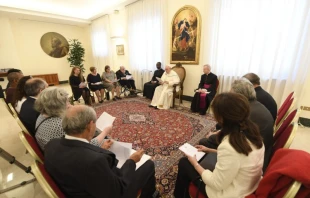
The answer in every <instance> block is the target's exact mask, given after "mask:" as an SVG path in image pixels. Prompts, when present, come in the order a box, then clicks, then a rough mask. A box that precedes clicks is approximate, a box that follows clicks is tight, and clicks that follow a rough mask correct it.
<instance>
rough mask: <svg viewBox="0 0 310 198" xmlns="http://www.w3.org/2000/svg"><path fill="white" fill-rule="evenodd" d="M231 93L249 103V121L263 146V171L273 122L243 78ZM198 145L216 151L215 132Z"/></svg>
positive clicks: (271, 141) (269, 152)
mask: <svg viewBox="0 0 310 198" xmlns="http://www.w3.org/2000/svg"><path fill="white" fill-rule="evenodd" d="M231 91H232V92H235V93H239V94H242V95H244V96H245V97H246V98H247V99H248V100H249V102H250V120H251V121H252V122H254V123H255V124H257V126H258V128H259V131H260V134H261V136H262V137H263V141H264V145H265V157H264V166H263V170H266V168H267V166H268V164H269V161H270V157H271V152H272V146H273V125H274V120H273V118H272V115H271V114H270V112H269V111H268V109H267V108H266V107H265V106H264V105H262V104H261V103H260V102H258V101H257V100H256V93H255V90H254V87H253V85H252V84H251V82H250V81H248V80H247V79H245V78H242V79H240V80H235V81H234V82H233V83H232V85H231ZM199 144H200V145H204V146H206V147H208V148H214V149H216V148H217V147H218V145H219V143H218V142H217V132H216V133H214V134H212V135H211V136H209V137H208V138H203V139H201V140H200V141H199Z"/></svg>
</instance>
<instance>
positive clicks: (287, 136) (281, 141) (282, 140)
mask: <svg viewBox="0 0 310 198" xmlns="http://www.w3.org/2000/svg"><path fill="white" fill-rule="evenodd" d="M297 128H298V124H297V123H292V124H290V125H289V126H288V127H287V128H286V129H285V130H284V131H283V132H282V134H281V136H279V137H278V139H277V141H276V142H275V144H274V145H273V153H275V152H276V151H277V150H278V149H280V148H289V147H290V146H291V144H292V142H293V140H294V137H295V135H296V131H297Z"/></svg>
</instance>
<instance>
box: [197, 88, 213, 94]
mask: <svg viewBox="0 0 310 198" xmlns="http://www.w3.org/2000/svg"><path fill="white" fill-rule="evenodd" d="M196 92H200V93H207V94H209V93H211V91H208V90H206V89H201V90H199V89H197V90H196Z"/></svg>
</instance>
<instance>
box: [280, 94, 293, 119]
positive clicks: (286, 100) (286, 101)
mask: <svg viewBox="0 0 310 198" xmlns="http://www.w3.org/2000/svg"><path fill="white" fill-rule="evenodd" d="M293 95H294V92H292V93H290V94H289V95H288V96H287V97H286V99H285V100H284V102H283V103H282V105H281V107H280V108H279V110H278V114H279V113H281V111H282V110H283V108H284V106H285V105H286V103H288V102H289V101H290V100H291V98H292V97H293Z"/></svg>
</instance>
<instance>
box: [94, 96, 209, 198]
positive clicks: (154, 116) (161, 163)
mask: <svg viewBox="0 0 310 198" xmlns="http://www.w3.org/2000/svg"><path fill="white" fill-rule="evenodd" d="M149 103H150V100H147V99H145V98H139V97H136V98H126V99H123V100H119V101H116V102H110V101H109V102H104V103H103V104H98V105H97V106H96V107H95V110H96V113H97V116H98V117H99V116H100V115H101V114H102V113H103V112H107V113H109V114H110V115H112V116H114V117H116V119H115V121H114V124H113V129H112V133H111V137H112V138H114V139H117V138H118V139H119V141H123V142H130V143H133V149H137V148H143V149H144V150H145V153H146V154H148V155H150V156H152V160H153V161H154V163H155V168H156V170H155V172H156V179H157V187H158V189H159V190H160V191H161V195H162V197H172V194H173V190H174V186H175V180H176V176H177V171H178V170H177V169H178V166H177V165H178V161H179V159H180V158H181V157H183V154H182V153H181V152H180V151H179V150H178V148H179V147H180V146H181V145H182V144H184V143H185V142H189V143H190V144H192V145H195V144H197V143H198V141H199V140H200V139H201V138H203V137H205V136H206V134H207V133H208V132H210V131H211V129H213V128H214V126H215V121H214V119H213V117H211V116H208V115H207V116H200V115H198V114H193V113H191V112H190V110H189V109H188V108H185V107H177V109H169V110H156V109H154V108H150V107H148V105H149Z"/></svg>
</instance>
